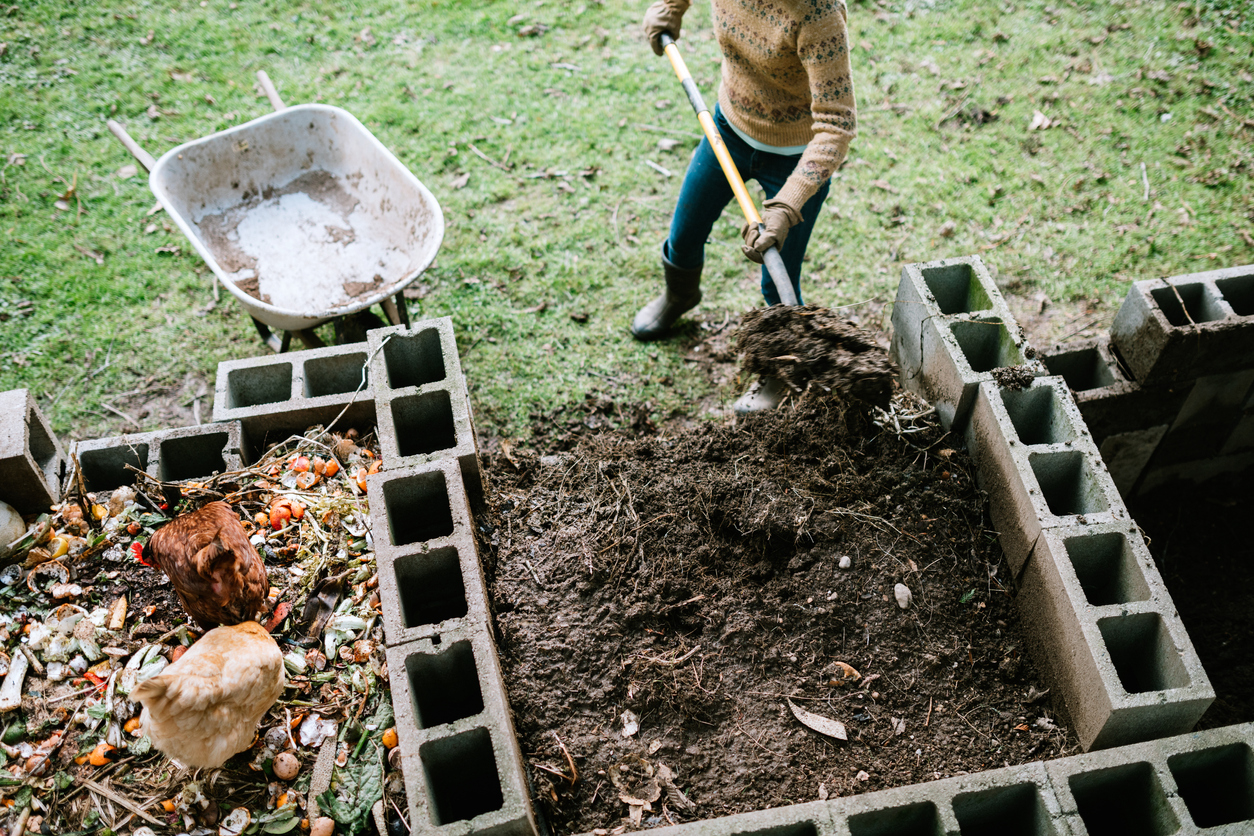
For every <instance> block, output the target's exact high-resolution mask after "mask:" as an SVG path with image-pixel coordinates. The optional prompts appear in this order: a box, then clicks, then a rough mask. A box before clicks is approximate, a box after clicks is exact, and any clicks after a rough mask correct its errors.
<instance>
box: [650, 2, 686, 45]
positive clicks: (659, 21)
mask: <svg viewBox="0 0 1254 836" xmlns="http://www.w3.org/2000/svg"><path fill="white" fill-rule="evenodd" d="M683 19H684V16H683V13H682V12H676V11H675V10H674V9H672V8H671V7H670V6H668V5H667V4H666V3H664V2H663V0H657V2H656V3H654V4H653V5H652V6H650V7H649V8H648V10H647V11H646V12H645V13H644V36H645V37H646V38H648V39H649V46H651V47H653V52H654V54H656V55H661V54H662V53H663V52H664V50H663V49H662V33H663V32H665V33H667V34H669V35H670V36H671V37H672V38H674V39H675V40H679V25H680V23H681V22H682V21H683Z"/></svg>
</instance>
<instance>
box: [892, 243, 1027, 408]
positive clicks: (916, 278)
mask: <svg viewBox="0 0 1254 836" xmlns="http://www.w3.org/2000/svg"><path fill="white" fill-rule="evenodd" d="M890 353H891V356H892V358H893V360H894V361H895V362H896V363H897V364H898V366H899V367H900V368H901V380H902V385H903V386H905V387H906V388H907V389H909V390H910V391H912V392H915V393H916V394H918V395H919V396H921V397H922V398H924V399H925V400H927V401H928V402H929V403H931V404H932V405H933V406H935V407H936V412H937V415H938V416H939V417H940V419H941V424H942V425H943V426H945V427H946V428H947V429H954V430H955V431H958V432H961V431H962V429H963V428H964V426H965V424H966V419H967V415H968V414H969V412H970V410H971V407H972V404H973V403H974V400H975V390H976V388H977V387H978V386H979V384H980V383H982V382H984V381H987V380H992V379H993V372H994V371H995V370H996V369H1001V368H1007V367H1011V366H1026V367H1027V368H1028V369H1029V370H1030V371H1031V372H1032V374H1034V375H1039V374H1044V373H1045V370H1044V366H1042V365H1041V364H1040V362H1039V361H1038V360H1035V359H1031V358H1032V356H1033V354H1034V351H1033V350H1032V349H1031V348H1030V347H1029V346H1028V345H1027V340H1026V338H1025V336H1024V334H1023V330H1022V329H1021V328H1020V327H1019V325H1018V324H1017V323H1016V322H1015V320H1014V317H1013V316H1012V315H1011V313H1010V308H1009V306H1007V305H1006V302H1005V300H1004V299H1003V298H1002V296H1001V293H1000V292H999V291H998V290H997V286H996V285H995V284H994V283H993V280H992V277H991V276H989V274H988V270H987V268H985V266H984V263H983V262H982V261H981V260H980V258H979V256H966V257H963V258H950V259H944V260H942V261H933V262H928V263H923V264H907V265H906V266H905V267H903V268H902V271H901V284H900V285H898V288H897V300H896V302H895V303H894V305H893V338H892V344H891V347H890Z"/></svg>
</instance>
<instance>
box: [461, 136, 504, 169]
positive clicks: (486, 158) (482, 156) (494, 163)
mask: <svg viewBox="0 0 1254 836" xmlns="http://www.w3.org/2000/svg"><path fill="white" fill-rule="evenodd" d="M466 144H467V145H468V146H470V150H471V151H472V152H473V153H474V154H475V156H476V157H478V158H479V159H481V160H483V161H484V162H485V163H487V164H488V165H490V166H492V167H493V168H499V169H500V170H501V171H513V167H512V166H508V165H506V164H504V163H498V162H497V161H496V160H494V159H492V158H491V157H489V156H488V155H487V154H485V153H483V152H482V151H480V150H479V149H478V148H476V147H475V144H474V143H473V142H468V143H466ZM508 156H509V154H508V152H507V153H506V157H507V158H508Z"/></svg>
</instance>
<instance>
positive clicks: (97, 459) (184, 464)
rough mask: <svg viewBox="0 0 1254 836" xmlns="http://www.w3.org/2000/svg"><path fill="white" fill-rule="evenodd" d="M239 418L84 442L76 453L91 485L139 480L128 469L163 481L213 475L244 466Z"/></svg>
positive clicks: (110, 486)
mask: <svg viewBox="0 0 1254 836" xmlns="http://www.w3.org/2000/svg"><path fill="white" fill-rule="evenodd" d="M242 437H243V431H242V428H241V427H240V424H239V422H238V421H228V422H225V423H215V424H200V425H198V426H195V427H178V428H175V429H171V430H157V431H155V432H146V433H131V434H129V435H120V436H114V437H112V438H99V439H93V440H91V441H80V442H78V443H76V444H75V445H74V448H73V453H74V455H75V456H77V458H78V464H79V467H80V468H82V471H83V480H84V483H85V484H86V486H87V490H89V491H92V492H109V491H112V490H114V489H115V488H119V487H121V486H123V485H133V484H135V479H136V477H135V474H134V472H133V471H131V470H130V469H129V468H135V469H136V470H141V471H143V472H144V473H147V474H148V475H149V476H151V477H152V478H154V479H157V480H160V481H162V482H177V481H182V480H184V479H201V478H208V477H209V476H212V475H214V474H215V473H229V472H231V471H235V470H240V469H242V468H243V460H242V458H241V456H240V445H241V444H242Z"/></svg>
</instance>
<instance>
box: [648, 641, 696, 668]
mask: <svg viewBox="0 0 1254 836" xmlns="http://www.w3.org/2000/svg"><path fill="white" fill-rule="evenodd" d="M700 649H701V645H697V646H696V647H694V648H693V649H692V650H689V651H688V652H687V653H685V654H684V655H683V656H680V657H679V658H678V659H659V658H658V657H656V656H645V655H644V654H637V657H638V658H640V659H643V660H645V661H646V662H652V663H653V664H655V665H665V666H666V667H668V668H673V667H675V666H677V665H682V664H683V663H684V662H687V661H688V660H689V659H691V658H692V654H694V653H696V652H697V651H698V650H700Z"/></svg>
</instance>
